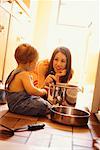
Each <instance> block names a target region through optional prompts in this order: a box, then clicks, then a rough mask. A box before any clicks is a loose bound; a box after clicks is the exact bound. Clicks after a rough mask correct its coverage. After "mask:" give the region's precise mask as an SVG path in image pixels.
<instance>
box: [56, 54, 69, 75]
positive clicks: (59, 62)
mask: <svg viewBox="0 0 100 150" xmlns="http://www.w3.org/2000/svg"><path fill="white" fill-rule="evenodd" d="M66 63H67V58H66V56H65V55H64V54H63V53H61V52H58V53H57V54H56V55H55V57H54V60H53V68H54V71H55V72H56V73H60V72H62V70H64V69H66Z"/></svg>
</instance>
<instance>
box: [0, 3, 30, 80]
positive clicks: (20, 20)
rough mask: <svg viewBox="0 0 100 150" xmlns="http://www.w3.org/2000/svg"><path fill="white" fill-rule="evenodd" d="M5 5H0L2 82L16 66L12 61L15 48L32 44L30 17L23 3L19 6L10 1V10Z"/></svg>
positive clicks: (0, 67) (0, 74)
mask: <svg viewBox="0 0 100 150" xmlns="http://www.w3.org/2000/svg"><path fill="white" fill-rule="evenodd" d="M6 3H7V1H6V2H4V3H3V2H2V3H1V4H0V5H1V8H0V25H1V26H0V27H1V28H0V29H1V30H2V31H1V32H0V49H2V51H0V59H2V61H0V69H1V72H0V80H3V82H5V80H6V78H7V76H8V75H9V73H10V72H11V71H12V70H13V69H14V68H15V67H16V65H17V64H16V61H15V59H14V52H15V49H16V47H17V46H18V45H19V44H21V43H30V44H31V43H32V24H31V17H30V16H29V14H28V12H27V11H26V10H25V9H24V3H23V5H20V2H19V1H17V0H15V1H10V3H9V4H10V5H12V7H11V10H10V9H9V7H7V6H6ZM21 4H22V2H21ZM3 9H4V11H3ZM5 10H7V12H6V11H5ZM4 16H5V17H4ZM2 22H4V23H2ZM3 24H5V25H3ZM4 26H5V27H4ZM26 31H27V32H26ZM1 35H2V36H1Z"/></svg>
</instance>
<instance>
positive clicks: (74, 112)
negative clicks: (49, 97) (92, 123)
mask: <svg viewBox="0 0 100 150" xmlns="http://www.w3.org/2000/svg"><path fill="white" fill-rule="evenodd" d="M50 115H51V116H50V117H51V120H52V121H55V122H58V123H61V124H65V125H71V126H86V125H87V123H88V119H89V117H90V113H89V112H87V111H83V110H80V109H76V108H74V107H67V106H53V107H52V108H51V110H50Z"/></svg>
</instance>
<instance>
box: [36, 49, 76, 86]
mask: <svg viewBox="0 0 100 150" xmlns="http://www.w3.org/2000/svg"><path fill="white" fill-rule="evenodd" d="M37 72H38V86H39V87H43V86H44V85H46V86H48V85H49V83H51V82H56V83H68V82H69V81H70V79H71V78H72V75H73V70H72V60H71V53H70V50H69V49H68V48H66V47H57V48H56V49H55V50H54V52H53V54H52V56H51V59H50V62H49V61H48V60H44V61H41V62H39V63H38V65H37Z"/></svg>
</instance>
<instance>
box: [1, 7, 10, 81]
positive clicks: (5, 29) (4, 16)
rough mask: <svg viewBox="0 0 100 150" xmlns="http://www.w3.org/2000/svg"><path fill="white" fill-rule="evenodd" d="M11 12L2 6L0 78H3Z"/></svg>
mask: <svg viewBox="0 0 100 150" xmlns="http://www.w3.org/2000/svg"><path fill="white" fill-rule="evenodd" d="M9 19H10V14H9V13H8V12H6V11H5V10H4V9H3V8H2V7H0V80H3V74H4V64H5V52H6V44H7V36H8V28H9Z"/></svg>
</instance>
